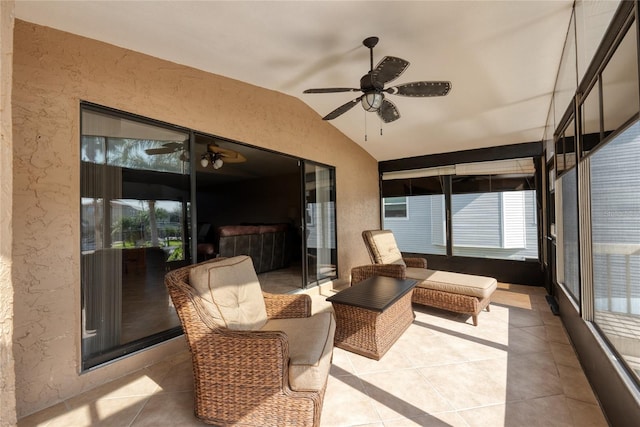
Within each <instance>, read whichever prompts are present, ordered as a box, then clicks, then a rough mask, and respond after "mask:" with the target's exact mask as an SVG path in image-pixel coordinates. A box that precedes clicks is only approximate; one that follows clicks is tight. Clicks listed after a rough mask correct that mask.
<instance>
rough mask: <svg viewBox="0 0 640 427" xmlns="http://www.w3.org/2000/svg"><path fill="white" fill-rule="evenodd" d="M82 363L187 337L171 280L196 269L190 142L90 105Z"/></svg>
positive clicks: (84, 170) (83, 212)
mask: <svg viewBox="0 0 640 427" xmlns="http://www.w3.org/2000/svg"><path fill="white" fill-rule="evenodd" d="M81 130H82V135H81V153H80V156H81V165H80V171H81V176H80V183H81V200H80V219H81V254H82V255H81V261H82V262H81V271H82V364H83V369H90V368H92V367H94V366H97V365H99V364H101V363H104V362H107V361H109V360H112V359H114V358H116V357H120V356H123V355H126V354H129V353H132V352H134V351H137V350H139V349H142V348H144V347H148V346H150V345H153V344H155V343H158V342H160V341H163V340H165V339H167V338H170V337H173V336H177V335H179V334H180V333H181V329H180V323H179V321H178V317H177V315H176V312H175V309H174V308H173V305H172V304H171V301H170V300H169V295H168V294H167V290H166V288H165V286H164V275H165V273H166V272H167V271H168V270H170V269H173V268H177V267H179V266H182V265H186V264H189V263H190V262H191V256H190V253H189V247H190V239H189V225H188V224H189V221H190V218H189V217H190V202H189V200H190V189H189V173H190V167H189V162H188V145H189V144H188V143H189V133H188V132H187V131H185V130H183V129H180V128H175V127H170V126H166V125H162V124H158V123H154V122H151V121H147V120H142V119H138V118H134V117H131V116H126V117H125V115H124V114H120V113H118V112H113V111H110V110H106V109H102V108H99V107H94V106H92V105H89V104H83V106H82V129H81Z"/></svg>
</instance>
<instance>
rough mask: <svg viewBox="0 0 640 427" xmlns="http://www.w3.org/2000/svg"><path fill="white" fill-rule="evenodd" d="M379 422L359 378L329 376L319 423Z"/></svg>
mask: <svg viewBox="0 0 640 427" xmlns="http://www.w3.org/2000/svg"><path fill="white" fill-rule="evenodd" d="M376 422H380V417H379V416H378V413H377V412H376V410H375V408H374V407H373V404H372V402H371V399H370V398H369V396H368V395H367V393H366V392H365V390H364V385H363V384H362V381H360V378H358V377H356V376H353V375H343V376H340V377H333V376H330V377H329V380H328V382H327V390H326V392H325V396H324V404H323V410H322V416H321V417H320V425H321V426H323V427H340V426H345V427H346V426H353V425H361V424H371V423H376Z"/></svg>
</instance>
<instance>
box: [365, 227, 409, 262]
mask: <svg viewBox="0 0 640 427" xmlns="http://www.w3.org/2000/svg"><path fill="white" fill-rule="evenodd" d="M362 235H363V237H364V239H365V242H366V243H367V247H368V248H369V251H370V254H371V257H372V258H373V261H374V263H376V264H400V265H406V264H405V262H404V260H403V259H402V253H400V249H398V244H397V243H396V239H395V237H393V233H392V232H391V231H389V230H367V231H365V232H363V233H362Z"/></svg>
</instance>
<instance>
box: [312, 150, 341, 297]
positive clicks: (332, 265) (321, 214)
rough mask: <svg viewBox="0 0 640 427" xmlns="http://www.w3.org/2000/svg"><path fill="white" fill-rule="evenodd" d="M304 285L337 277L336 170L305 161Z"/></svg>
mask: <svg viewBox="0 0 640 427" xmlns="http://www.w3.org/2000/svg"><path fill="white" fill-rule="evenodd" d="M304 177H305V178H304V181H305V212H306V224H305V229H306V247H307V257H306V258H307V259H306V262H307V284H309V285H311V284H317V283H318V282H320V281H323V280H329V279H334V278H336V277H337V274H338V271H337V257H338V256H337V248H336V204H335V169H332V168H329V167H326V166H321V165H317V164H314V163H312V162H308V161H307V162H305V165H304Z"/></svg>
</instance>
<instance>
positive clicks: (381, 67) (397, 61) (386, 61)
mask: <svg viewBox="0 0 640 427" xmlns="http://www.w3.org/2000/svg"><path fill="white" fill-rule="evenodd" d="M408 66H409V61H405V60H404V59H401V58H396V57H395V56H385V57H384V58H382V60H381V61H380V62H379V63H378V65H377V66H376V68H374V69H373V70H372V71H371V81H372V82H374V85H375V82H377V83H379V84H380V85H381V86H384V84H385V83H389V82H391V81H393V80H395V79H397V78H398V77H400V74H402V73H403V72H404V70H406V69H407V67H408ZM381 88H382V87H381Z"/></svg>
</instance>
